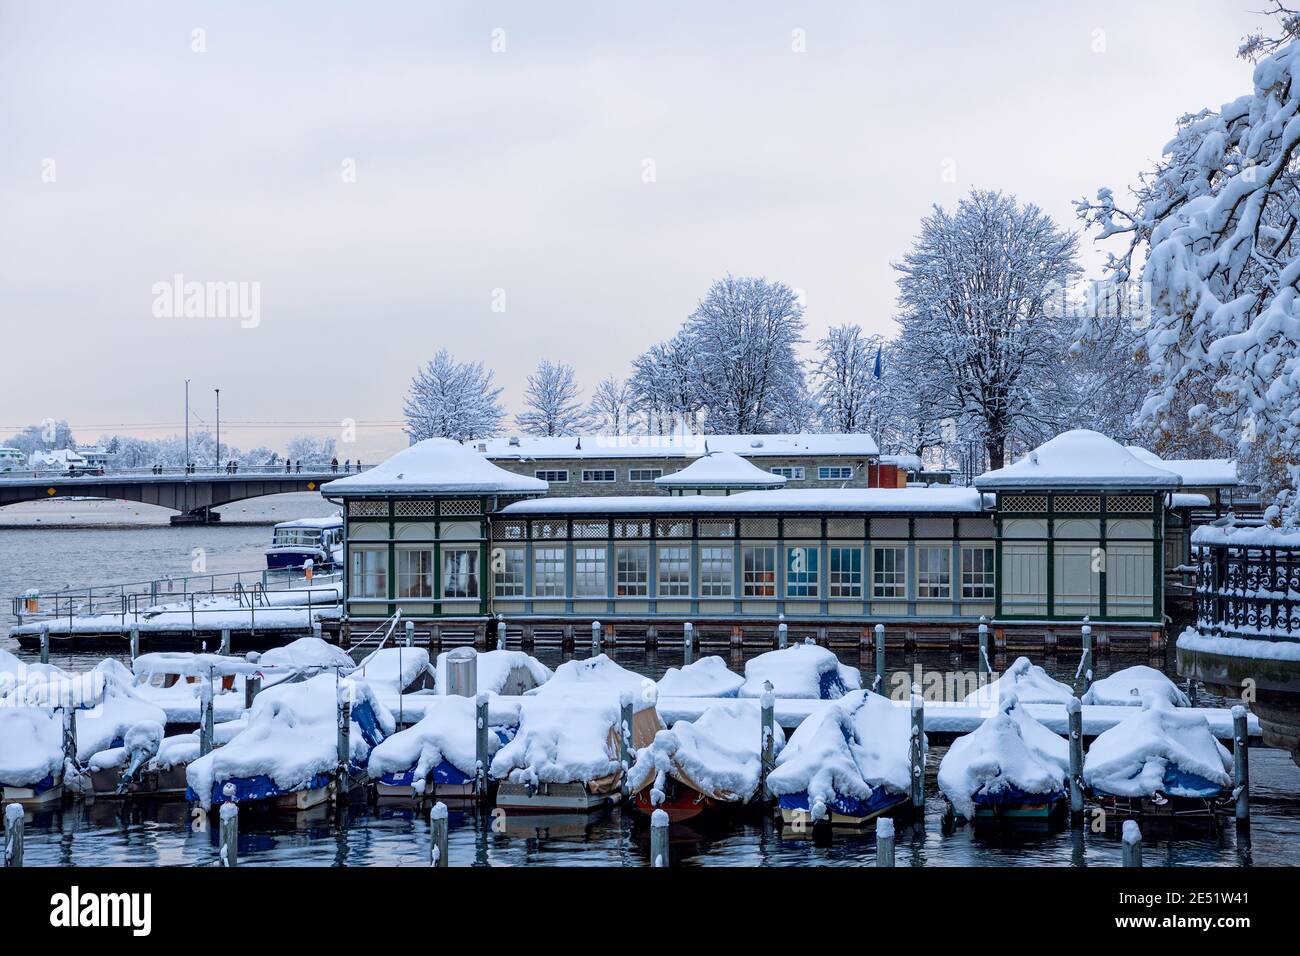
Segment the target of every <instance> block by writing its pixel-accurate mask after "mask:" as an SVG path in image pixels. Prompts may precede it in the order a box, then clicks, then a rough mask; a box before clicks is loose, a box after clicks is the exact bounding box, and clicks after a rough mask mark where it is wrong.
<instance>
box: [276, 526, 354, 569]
mask: <svg viewBox="0 0 1300 956" xmlns="http://www.w3.org/2000/svg"><path fill="white" fill-rule="evenodd" d="M342 553H343V516H342V515H341V514H332V515H329V516H328V517H325V518H296V519H294V520H293V521H281V522H280V523H279V524H277V525H276V526H275V528H274V529H273V531H272V533H271V546H270V547H269V548H267V549H266V566H267V568H268V569H270V570H273V571H274V570H278V569H282V568H301V567H303V566H304V565H305V564H306V563H307V562H308V561H310V562H311V563H312V566H313V567H314V568H315V569H317V570H326V569H329V568H332V567H334V566H336V565H337V564H338V563H339V562H340V561H341V559H342Z"/></svg>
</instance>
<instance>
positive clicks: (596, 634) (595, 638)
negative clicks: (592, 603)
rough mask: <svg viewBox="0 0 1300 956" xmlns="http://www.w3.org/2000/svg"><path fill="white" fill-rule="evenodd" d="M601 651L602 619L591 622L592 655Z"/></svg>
mask: <svg viewBox="0 0 1300 956" xmlns="http://www.w3.org/2000/svg"><path fill="white" fill-rule="evenodd" d="M599 653H600V621H592V622H591V656H592V657H595V656H596V655H597V654H599Z"/></svg>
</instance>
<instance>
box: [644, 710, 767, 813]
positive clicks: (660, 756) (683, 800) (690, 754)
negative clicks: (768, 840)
mask: <svg viewBox="0 0 1300 956" xmlns="http://www.w3.org/2000/svg"><path fill="white" fill-rule="evenodd" d="M773 729H774V731H775V733H774V739H773V750H774V752H776V753H779V752H780V750H781V748H782V747H783V746H784V745H785V734H784V733H783V732H782V730H781V727H780V725H776V726H775V727H774V728H773ZM761 749H762V718H761V715H760V711H759V708H758V706H757V702H755V701H752V700H744V701H742V700H735V701H729V702H727V703H725V704H718V705H715V706H712V707H710V708H709V709H708V710H706V711H705V712H704V713H703V714H701V715H700V717H699V718H698V719H697V720H694V721H688V720H679V721H677V722H676V723H675V724H673V726H672V728H671V729H669V730H661V731H659V732H658V733H657V734H655V737H654V740H653V741H652V742H651V743H650V745H649V746H648V747H644V748H642V749H640V750H638V751H637V756H636V762H635V763H634V764H633V766H632V768H631V769H630V770H629V771H628V789H629V791H630V792H631V794H632V805H633V807H635V808H636V809H637V810H639V811H640V812H642V813H644V814H647V815H649V814H652V813H653V812H654V811H655V810H663V811H665V812H666V813H667V814H668V818H669V819H670V820H671V821H673V822H675V823H676V822H681V821H685V820H690V819H693V818H695V817H698V816H700V815H701V814H703V813H706V812H710V813H716V812H717V811H720V810H737V809H741V808H744V807H746V806H747V805H749V804H750V803H751V802H752V801H753V800H754V799H756V798H757V797H758V796H759V788H760V786H761V783H762V781H761V777H762V755H761Z"/></svg>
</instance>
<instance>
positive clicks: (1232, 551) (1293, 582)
mask: <svg viewBox="0 0 1300 956" xmlns="http://www.w3.org/2000/svg"><path fill="white" fill-rule="evenodd" d="M1193 556H1194V558H1195V560H1196V564H1197V572H1196V624H1197V627H1198V628H1199V629H1200V630H1202V631H1203V632H1205V633H1207V634H1213V635H1216V636H1220V637H1241V638H1248V639H1250V640H1258V641H1279V642H1289V643H1298V642H1300V548H1285V547H1251V546H1247V545H1227V544H1201V545H1196V546H1194V548H1193Z"/></svg>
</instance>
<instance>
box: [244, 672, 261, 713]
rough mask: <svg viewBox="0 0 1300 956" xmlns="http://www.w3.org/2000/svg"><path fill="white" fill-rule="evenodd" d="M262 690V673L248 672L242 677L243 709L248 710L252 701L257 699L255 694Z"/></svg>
mask: <svg viewBox="0 0 1300 956" xmlns="http://www.w3.org/2000/svg"><path fill="white" fill-rule="evenodd" d="M261 692H262V675H261V674H249V675H248V676H247V677H245V678H244V709H245V710H248V709H249V708H250V707H252V706H253V701H255V700H257V695H258V694H260V693H261Z"/></svg>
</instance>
